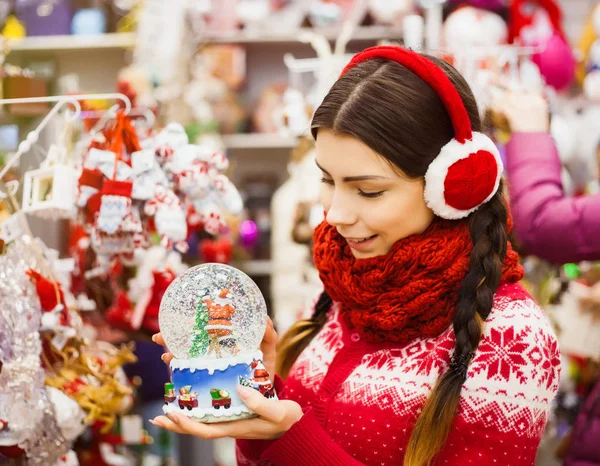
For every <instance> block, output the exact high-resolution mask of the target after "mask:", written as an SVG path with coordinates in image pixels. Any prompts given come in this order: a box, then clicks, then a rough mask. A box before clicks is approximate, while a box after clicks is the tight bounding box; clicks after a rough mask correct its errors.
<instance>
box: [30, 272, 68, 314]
mask: <svg viewBox="0 0 600 466" xmlns="http://www.w3.org/2000/svg"><path fill="white" fill-rule="evenodd" d="M26 274H27V276H29V278H30V279H31V281H33V283H34V284H35V290H36V292H37V295H38V297H39V298H40V306H41V307H42V311H44V312H51V311H53V310H54V309H55V308H56V306H58V305H62V306H63V309H62V312H61V316H60V325H63V326H69V325H71V317H70V315H69V311H68V309H67V306H66V305H65V295H64V293H63V291H62V288H61V286H60V284H59V283H58V282H54V281H50V280H48V279H46V278H45V277H44V276H42V274H40V273H39V272H36V271H35V270H33V269H29V270H28V271H27V272H26Z"/></svg>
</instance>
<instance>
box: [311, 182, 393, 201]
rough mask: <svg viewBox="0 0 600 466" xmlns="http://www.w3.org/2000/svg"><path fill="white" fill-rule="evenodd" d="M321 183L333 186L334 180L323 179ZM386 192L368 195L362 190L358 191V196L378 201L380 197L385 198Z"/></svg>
mask: <svg viewBox="0 0 600 466" xmlns="http://www.w3.org/2000/svg"><path fill="white" fill-rule="evenodd" d="M321 183H325V184H329V185H331V186H333V180H330V179H328V178H321ZM384 192H385V191H379V192H377V193H366V192H364V191H362V190H360V189H359V190H358V195H359V196H362V197H366V198H367V199H377V198H378V197H381V196H383V193H384Z"/></svg>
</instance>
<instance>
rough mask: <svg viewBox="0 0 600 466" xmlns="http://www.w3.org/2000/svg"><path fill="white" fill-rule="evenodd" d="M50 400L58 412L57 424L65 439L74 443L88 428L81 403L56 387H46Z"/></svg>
mask: <svg viewBox="0 0 600 466" xmlns="http://www.w3.org/2000/svg"><path fill="white" fill-rule="evenodd" d="M46 391H47V393H48V398H49V399H50V402H51V403H52V404H53V405H54V411H55V412H56V422H57V423H58V427H59V428H60V430H61V432H62V434H63V435H64V436H65V438H66V439H67V440H68V441H69V442H72V441H73V440H75V439H76V438H77V437H79V436H80V435H81V434H82V433H83V431H84V430H85V428H86V424H85V422H84V421H85V417H86V414H85V412H84V411H83V409H81V407H80V406H79V403H77V401H75V400H74V399H72V398H70V397H69V396H67V395H65V394H64V393H63V392H62V391H61V390H59V389H57V388H54V387H48V386H47V387H46Z"/></svg>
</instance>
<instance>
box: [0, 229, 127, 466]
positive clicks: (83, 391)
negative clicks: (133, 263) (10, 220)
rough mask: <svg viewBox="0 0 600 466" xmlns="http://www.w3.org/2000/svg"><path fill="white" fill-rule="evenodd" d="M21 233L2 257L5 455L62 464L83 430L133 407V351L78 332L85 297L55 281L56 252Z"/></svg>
mask: <svg viewBox="0 0 600 466" xmlns="http://www.w3.org/2000/svg"><path fill="white" fill-rule="evenodd" d="M22 233H23V234H22V235H21V236H20V237H19V238H16V239H14V240H12V241H10V242H9V243H8V245H7V247H6V250H5V253H4V254H2V255H0V335H1V338H0V420H1V423H0V426H1V429H0V455H4V456H8V457H14V458H19V457H25V458H26V461H27V464H40V465H46V464H50V465H53V464H63V463H64V461H67V459H68V458H71V461H73V456H74V453H73V452H72V451H70V448H71V446H72V445H73V442H74V441H75V440H76V439H77V438H78V437H79V436H80V435H81V434H82V433H83V431H84V430H86V429H88V428H92V429H97V430H99V431H102V432H104V434H106V433H109V432H110V431H111V430H112V429H113V427H114V426H115V424H116V422H117V418H118V416H120V415H122V414H124V413H125V412H126V411H128V410H129V409H130V408H131V407H132V403H133V397H132V395H133V391H132V388H131V386H130V385H129V382H128V381H127V379H126V377H125V375H124V373H123V371H122V369H121V367H122V365H123V364H125V363H128V362H133V361H135V356H133V353H132V348H131V347H123V348H121V349H117V348H115V347H113V346H112V345H110V344H107V343H100V342H96V341H87V340H83V339H82V338H81V337H79V335H81V334H82V333H83V322H82V319H81V318H80V316H79V313H78V312H77V310H78V308H79V305H80V304H82V305H83V304H85V303H84V301H85V300H83V299H75V298H74V297H73V296H72V295H71V293H70V292H69V291H68V290H66V289H63V285H62V283H61V282H60V281H58V280H57V278H59V277H61V271H60V270H58V269H57V266H58V265H60V264H61V261H60V260H57V259H56V257H57V256H58V254H57V253H56V252H55V251H52V250H49V249H48V248H46V247H45V246H44V244H43V243H42V242H41V241H40V240H38V239H33V238H32V237H31V236H30V232H29V229H28V226H27V224H26V223H24V224H23V232H22ZM25 233H27V234H25ZM28 234H29V235H28ZM61 462H63V463H61ZM66 464H72V463H66Z"/></svg>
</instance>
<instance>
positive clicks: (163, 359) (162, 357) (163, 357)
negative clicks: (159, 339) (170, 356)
mask: <svg viewBox="0 0 600 466" xmlns="http://www.w3.org/2000/svg"><path fill="white" fill-rule="evenodd" d="M166 357H167V355H166V354H163V355H162V356H161V357H160V359H161V360H162V362H165V358H166Z"/></svg>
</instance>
